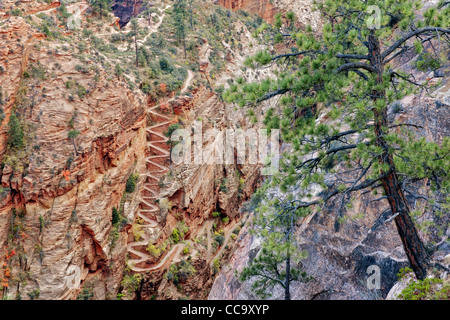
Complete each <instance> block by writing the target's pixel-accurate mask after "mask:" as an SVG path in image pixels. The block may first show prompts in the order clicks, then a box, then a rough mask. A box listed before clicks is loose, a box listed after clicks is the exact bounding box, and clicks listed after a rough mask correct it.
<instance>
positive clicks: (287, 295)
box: [284, 230, 291, 300]
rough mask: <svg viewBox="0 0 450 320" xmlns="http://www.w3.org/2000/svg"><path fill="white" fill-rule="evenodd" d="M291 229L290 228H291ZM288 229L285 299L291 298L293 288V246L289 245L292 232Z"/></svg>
mask: <svg viewBox="0 0 450 320" xmlns="http://www.w3.org/2000/svg"><path fill="white" fill-rule="evenodd" d="M289 231H290V230H289ZM289 231H288V233H287V239H288V247H287V251H286V253H287V254H286V279H285V280H284V281H285V283H284V300H291V289H290V283H291V248H290V245H289V241H290V240H291V239H290V237H291V234H290V232H289Z"/></svg>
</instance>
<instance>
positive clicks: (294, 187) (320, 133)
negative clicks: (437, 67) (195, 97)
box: [224, 0, 450, 279]
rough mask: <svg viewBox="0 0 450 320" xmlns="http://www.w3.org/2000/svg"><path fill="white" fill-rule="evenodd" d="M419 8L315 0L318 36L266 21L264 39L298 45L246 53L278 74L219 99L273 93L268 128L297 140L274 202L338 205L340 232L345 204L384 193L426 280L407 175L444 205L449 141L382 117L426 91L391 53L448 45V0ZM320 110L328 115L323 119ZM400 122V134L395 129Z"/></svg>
mask: <svg viewBox="0 0 450 320" xmlns="http://www.w3.org/2000/svg"><path fill="white" fill-rule="evenodd" d="M369 5H370V6H371V7H370V6H369ZM374 6H375V7H374ZM420 7H421V3H420V1H415V0H398V1H389V0H388V1H381V0H373V1H360V0H345V1H344V0H333V1H331V0H326V1H324V2H323V3H320V4H318V9H319V10H320V11H321V12H322V14H323V17H324V19H325V20H326V23H325V25H324V27H323V30H322V33H321V34H320V35H317V34H315V33H314V32H313V31H312V29H311V27H308V28H306V30H305V31H298V30H296V29H295V27H294V26H293V25H292V24H290V23H289V22H287V23H283V22H280V21H278V24H277V23H276V24H275V26H274V27H270V26H268V25H263V26H261V28H259V30H258V32H264V33H265V34H266V35H268V37H266V39H267V38H270V39H274V40H275V42H278V43H283V42H288V43H290V44H289V45H288V47H291V46H292V45H291V44H292V43H295V44H296V47H295V48H294V49H293V50H292V51H290V52H286V53H279V54H277V55H273V54H271V53H270V52H269V51H262V52H259V53H258V54H256V55H255V56H253V57H251V58H248V59H247V60H246V65H247V66H251V67H256V66H260V65H268V64H271V63H278V64H280V67H282V68H280V70H281V71H280V73H279V76H278V78H276V79H267V80H264V81H262V82H260V83H244V84H243V85H241V86H238V85H233V86H232V87H231V88H230V90H228V91H227V92H225V93H224V99H225V100H226V101H229V102H237V103H239V105H240V106H242V107H243V106H245V105H247V106H252V105H255V104H258V103H261V102H263V101H268V100H271V99H272V98H275V97H277V98H278V99H279V102H280V104H279V107H276V108H275V107H272V108H271V109H270V110H269V111H268V112H267V113H266V119H265V121H264V123H265V125H266V126H267V128H269V129H270V128H279V129H280V130H281V133H282V136H283V139H284V140H285V141H287V142H289V143H291V144H292V147H293V148H292V150H291V152H290V154H289V155H285V156H284V157H283V161H282V163H281V170H280V173H279V174H278V175H275V176H273V177H272V179H271V182H270V184H268V186H278V187H279V188H280V189H281V191H283V192H286V193H287V194H291V195H292V197H287V198H286V199H285V200H283V201H281V202H276V201H278V200H275V198H274V200H273V205H274V207H275V208H277V209H278V210H284V209H285V208H293V209H300V208H307V207H311V208H315V210H321V209H328V210H329V211H331V210H332V209H331V207H332V206H330V203H332V202H334V203H335V204H336V203H337V206H334V208H335V211H336V220H335V229H336V230H339V228H340V221H342V220H341V218H342V215H343V212H344V210H345V209H346V208H347V207H351V203H352V200H353V199H354V198H355V197H356V195H357V194H358V193H361V192H379V191H381V192H382V194H383V195H382V196H381V197H379V198H377V199H374V201H379V202H380V204H381V203H384V205H385V207H387V209H386V212H384V213H389V216H390V218H389V219H387V220H386V221H391V220H394V221H395V225H396V227H397V231H398V234H399V236H400V238H401V241H402V243H403V247H404V250H405V253H406V255H407V257H408V259H409V263H410V264H411V267H412V269H413V270H414V272H415V274H416V276H417V278H419V279H424V278H425V277H426V276H427V273H428V272H429V270H430V269H431V267H432V266H439V265H437V264H435V263H433V262H432V261H431V259H430V257H429V255H428V253H427V251H426V250H425V247H424V244H423V243H422V241H421V239H420V237H419V235H418V232H417V230H416V227H415V225H414V222H413V220H412V218H411V216H410V209H409V205H408V199H410V200H411V199H412V200H417V199H419V198H420V196H418V195H416V194H415V193H414V192H413V191H412V185H413V183H416V184H417V183H419V182H422V183H423V182H424V181H429V183H430V197H426V201H427V202H428V204H429V205H432V206H434V209H435V210H437V211H440V212H441V213H443V212H448V199H449V198H448V191H449V188H450V180H449V176H448V172H450V157H448V154H449V152H450V139H449V138H448V137H445V138H444V139H443V141H442V143H440V144H437V143H434V142H429V141H426V140H425V139H423V138H417V137H416V135H415V132H414V130H416V129H417V128H415V127H414V126H411V125H409V124H407V123H400V124H392V123H389V121H388V107H389V106H390V105H392V104H393V103H395V102H396V101H398V100H400V99H402V98H403V97H404V96H405V95H407V94H411V93H415V92H418V90H423V89H427V85H426V83H425V84H419V83H416V82H415V81H414V79H413V77H412V75H411V74H407V73H404V72H400V71H396V70H394V69H393V66H392V62H393V61H394V59H396V58H406V57H407V55H408V54H410V53H411V52H414V51H415V52H417V53H420V52H422V50H423V45H424V43H427V42H432V41H436V40H437V41H440V46H439V47H440V48H443V47H444V46H447V45H448V40H449V37H448V36H449V34H450V29H448V26H449V19H450V6H448V5H447V4H446V3H443V2H442V3H441V4H440V5H439V9H436V8H428V9H426V10H425V11H424V14H423V19H422V20H420V19H419V18H418V15H417V14H416V12H417V11H418V10H419V9H420ZM374 8H375V9H377V8H378V9H379V12H380V15H379V16H377V15H376V12H377V10H375V11H374V10H373V9H374ZM374 12H375V14H374ZM378 17H379V18H380V19H379V20H378V19H377V18H378ZM280 19H281V18H280ZM282 25H288V26H289V28H282ZM288 29H290V30H288ZM446 43H447V44H446ZM433 47H434V48H436V46H433ZM446 48H447V50H448V46H447V47H446ZM272 101H273V100H272ZM319 115H322V116H325V118H328V119H329V120H328V122H327V123H323V122H322V121H319ZM399 129H401V130H402V132H401V133H397V132H396V131H395V130H399ZM313 186H320V188H321V192H320V194H319V195H318V197H317V198H316V199H314V198H313V196H312V195H311V194H310V193H311V190H312V188H313ZM406 195H408V198H407V197H406ZM268 197H269V198H270V196H268ZM423 198H424V197H422V200H423ZM441 267H442V266H441Z"/></svg>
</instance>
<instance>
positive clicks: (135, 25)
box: [130, 18, 140, 68]
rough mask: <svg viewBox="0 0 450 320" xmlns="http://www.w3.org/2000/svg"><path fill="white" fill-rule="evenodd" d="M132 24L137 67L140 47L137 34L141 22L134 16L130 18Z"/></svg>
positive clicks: (137, 65)
mask: <svg viewBox="0 0 450 320" xmlns="http://www.w3.org/2000/svg"><path fill="white" fill-rule="evenodd" d="M130 24H131V30H132V35H133V36H134V48H135V51H136V68H137V67H139V52H138V50H139V48H138V44H137V36H138V33H139V30H140V27H139V22H138V20H137V19H136V18H133V19H131V20H130Z"/></svg>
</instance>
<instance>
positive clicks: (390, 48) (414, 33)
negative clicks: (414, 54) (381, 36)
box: [381, 27, 450, 60]
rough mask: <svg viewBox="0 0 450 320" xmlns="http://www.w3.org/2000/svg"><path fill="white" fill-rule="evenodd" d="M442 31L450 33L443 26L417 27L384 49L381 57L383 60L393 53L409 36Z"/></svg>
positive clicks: (449, 30)
mask: <svg viewBox="0 0 450 320" xmlns="http://www.w3.org/2000/svg"><path fill="white" fill-rule="evenodd" d="M434 31H435V32H442V33H450V29H444V28H439V27H425V28H422V29H417V30H414V31H411V32H410V33H408V34H407V35H405V36H404V37H402V38H400V39H399V40H397V41H396V42H395V43H394V44H393V45H392V46H390V47H389V48H388V49H386V50H385V51H384V52H383V53H382V54H381V58H382V59H383V60H384V59H386V57H387V56H389V55H390V54H391V53H393V52H394V51H395V50H396V49H398V48H399V47H400V46H401V45H402V44H403V43H405V42H406V41H408V40H409V39H410V38H412V37H414V36H418V35H420V34H422V33H426V32H434Z"/></svg>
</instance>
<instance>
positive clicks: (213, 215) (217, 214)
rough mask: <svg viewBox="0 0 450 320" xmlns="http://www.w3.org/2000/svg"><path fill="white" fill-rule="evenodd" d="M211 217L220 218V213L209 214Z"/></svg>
mask: <svg viewBox="0 0 450 320" xmlns="http://www.w3.org/2000/svg"><path fill="white" fill-rule="evenodd" d="M211 216H212V217H213V218H217V217H220V212H217V211H214V212H213V213H211Z"/></svg>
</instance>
